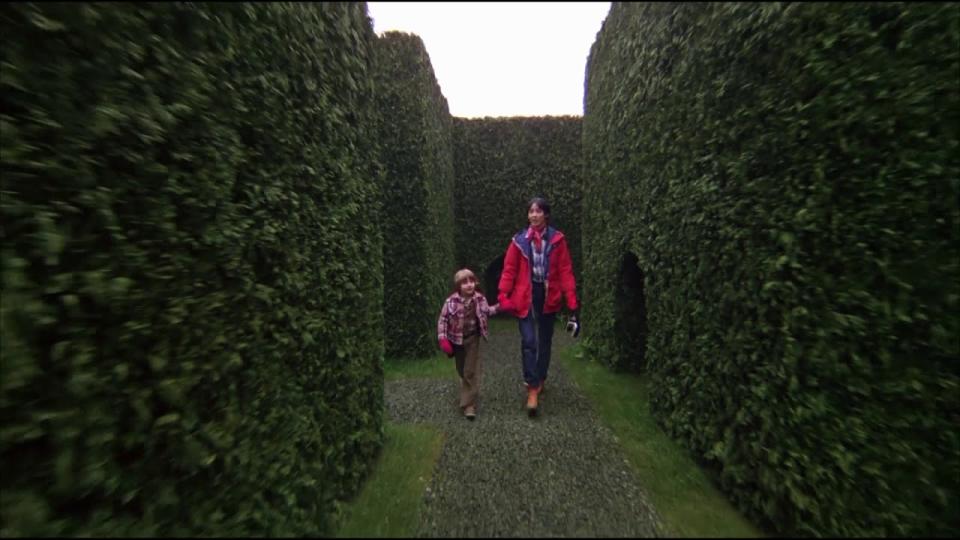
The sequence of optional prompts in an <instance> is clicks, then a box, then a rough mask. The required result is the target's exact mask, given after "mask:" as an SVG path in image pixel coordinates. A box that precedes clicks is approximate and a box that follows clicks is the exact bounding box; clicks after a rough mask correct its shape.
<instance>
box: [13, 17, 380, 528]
mask: <svg viewBox="0 0 960 540" xmlns="http://www.w3.org/2000/svg"><path fill="white" fill-rule="evenodd" d="M0 35H2V36H3V37H2V46H0V62H2V66H3V67H2V73H3V75H2V80H0V85H2V87H3V91H2V94H0V115H2V116H0V122H2V129H0V149H2V154H3V161H2V175H0V178H2V187H0V191H2V202H0V214H2V224H3V229H2V232H0V243H2V263H0V265H2V268H0V280H2V281H0V283H2V292H3V302H2V307H0V319H2V336H0V337H2V343H0V352H2V357H3V362H2V363H0V415H2V417H3V428H2V431H0V478H2V479H3V489H2V494H0V523H2V525H0V534H2V535H3V536H5V537H10V536H23V535H34V536H126V535H134V536H193V535H212V536H233V535H236V536H251V535H257V536H259V535H270V536H315V535H322V534H328V533H329V532H330V523H329V515H330V513H331V512H332V510H333V507H334V505H335V503H334V501H335V499H336V498H338V497H342V496H343V495H344V494H349V493H350V492H351V491H352V490H355V489H356V487H357V485H358V484H359V481H360V479H361V478H362V477H363V476H364V475H365V474H366V471H367V470H368V468H369V466H370V461H371V459H372V457H373V456H374V454H375V452H376V451H377V450H378V449H379V448H380V445H381V437H382V434H381V416H382V400H383V396H382V392H383V387H382V377H383V374H382V362H383V341H382V338H381V336H382V332H383V320H382V316H381V314H382V311H381V297H382V290H383V282H382V264H383V262H382V238H381V236H380V234H381V233H380V228H379V217H378V214H377V212H376V211H374V212H371V210H370V209H371V208H373V209H376V208H377V207H378V202H379V201H378V200H377V184H376V181H375V179H376V178H377V176H376V174H377V173H376V156H377V148H376V146H375V144H374V142H373V141H375V137H374V135H375V133H374V131H373V127H374V117H375V112H376V110H375V108H374V103H373V86H372V78H371V76H370V73H369V72H370V70H371V62H372V59H371V55H372V44H373V41H374V39H375V36H374V35H373V31H372V28H371V26H370V21H369V19H368V18H367V17H366V7H365V4H362V3H359V4H349V3H343V4H338V3H330V4H271V3H267V4H177V3H171V4H165V3H154V4H115V5H98V4H88V3H79V4H64V3H53V4H31V3H15V4H5V5H4V6H3V7H2V8H0ZM291 44H296V46H292V45H291Z"/></svg>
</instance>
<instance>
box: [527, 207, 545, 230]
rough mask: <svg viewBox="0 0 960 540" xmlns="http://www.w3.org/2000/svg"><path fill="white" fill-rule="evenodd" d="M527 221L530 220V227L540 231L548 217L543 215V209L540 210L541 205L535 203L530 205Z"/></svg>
mask: <svg viewBox="0 0 960 540" xmlns="http://www.w3.org/2000/svg"><path fill="white" fill-rule="evenodd" d="M527 219H529V220H530V225H533V226H534V227H535V228H537V229H539V228H540V227H542V226H543V224H544V221H545V220H546V216H544V215H543V209H542V208H540V205H538V204H537V203H533V204H531V205H530V209H529V210H527Z"/></svg>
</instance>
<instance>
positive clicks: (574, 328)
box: [566, 309, 580, 338]
mask: <svg viewBox="0 0 960 540" xmlns="http://www.w3.org/2000/svg"><path fill="white" fill-rule="evenodd" d="M566 329H567V333H568V334H570V336H571V337H574V338H576V337H579V336H580V310H579V309H575V310H573V313H572V314H571V315H570V319H569V320H567V328H566Z"/></svg>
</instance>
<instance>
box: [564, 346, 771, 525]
mask: <svg viewBox="0 0 960 540" xmlns="http://www.w3.org/2000/svg"><path fill="white" fill-rule="evenodd" d="M558 356H559V357H560V361H561V363H562V365H563V367H564V368H566V370H567V372H568V373H569V374H570V375H571V376H572V377H573V379H574V380H575V381H576V383H577V386H578V387H579V388H580V389H581V391H583V392H584V394H586V395H587V397H588V398H589V399H590V401H591V402H592V403H593V406H594V410H596V412H597V414H598V415H599V416H600V418H601V420H602V421H603V422H604V423H605V424H606V425H607V427H609V428H610V429H611V430H612V431H613V432H614V434H615V435H616V436H617V438H618V439H619V443H620V446H621V448H623V450H624V453H625V454H626V456H627V459H628V460H629V461H630V463H631V465H632V466H633V468H634V470H636V472H637V475H638V478H639V479H640V482H641V484H642V485H643V487H644V488H645V489H646V492H647V493H648V495H649V497H650V499H651V501H650V502H651V503H652V504H653V505H654V507H655V508H656V509H657V511H658V512H659V514H660V516H661V518H662V519H663V525H664V527H665V528H666V531H664V533H665V534H666V535H667V536H671V537H677V538H703V537H713V538H724V537H726V538H762V537H764V536H765V535H764V533H763V532H762V531H761V530H760V529H759V528H757V527H756V526H754V525H753V524H751V523H750V522H749V521H747V520H746V519H745V518H744V517H743V515H742V514H741V513H740V512H739V511H738V510H737V509H736V508H735V507H734V506H733V505H732V504H731V503H730V501H729V500H728V499H727V498H726V497H725V496H724V494H723V493H722V492H721V491H720V490H719V489H717V488H716V486H714V485H713V483H712V482H711V481H710V479H709V477H708V475H707V472H706V471H704V470H703V469H701V468H700V466H699V465H698V464H697V463H696V461H695V460H694V459H693V458H692V457H691V456H690V454H689V453H688V452H687V451H686V450H685V449H684V448H683V447H682V446H680V445H679V444H678V443H676V442H674V441H673V440H672V439H670V438H669V437H668V436H667V435H666V434H665V433H663V431H661V430H660V428H659V427H658V426H657V425H656V422H655V421H654V419H653V416H652V415H651V414H650V407H649V404H648V403H649V402H648V390H647V388H648V384H649V382H648V379H647V378H646V377H645V376H643V375H636V374H631V373H614V372H612V371H610V370H609V369H608V368H606V367H605V366H603V365H601V364H600V363H599V362H596V361H591V360H590V359H588V358H583V353H582V352H581V347H580V345H579V344H577V345H574V346H572V347H568V348H566V349H564V350H562V351H561V352H560V354H559V355H558Z"/></svg>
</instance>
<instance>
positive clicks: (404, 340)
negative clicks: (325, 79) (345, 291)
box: [376, 32, 455, 359]
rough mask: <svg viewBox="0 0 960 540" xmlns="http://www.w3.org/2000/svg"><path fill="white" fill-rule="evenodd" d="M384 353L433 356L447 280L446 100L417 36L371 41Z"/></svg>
mask: <svg viewBox="0 0 960 540" xmlns="http://www.w3.org/2000/svg"><path fill="white" fill-rule="evenodd" d="M377 51H378V54H377V59H378V61H377V65H378V68H377V72H376V73H377V96H378V98H377V100H378V101H377V102H378V106H379V108H380V111H381V113H382V122H381V125H380V141H381V143H382V147H383V150H382V160H383V164H384V168H385V170H386V176H385V180H384V182H383V185H382V197H383V216H384V221H383V225H384V255H383V257H384V266H385V268H386V278H387V282H388V285H387V287H386V288H385V290H384V301H383V309H384V317H385V321H386V334H385V340H386V352H387V356H388V357H389V358H392V359H397V358H416V357H423V356H425V355H430V354H432V353H434V352H436V351H437V315H438V314H439V312H440V306H441V304H442V303H443V300H444V298H446V295H447V294H448V293H449V292H450V286H451V281H452V279H453V273H454V271H455V268H454V258H453V253H454V251H453V214H452V212H453V162H452V159H453V154H452V146H451V145H452V143H451V137H452V135H451V132H452V127H451V122H452V119H451V117H450V112H449V108H448V107H447V100H446V98H445V97H443V94H442V93H441V92H440V86H439V85H438V84H437V80H436V77H435V76H434V73H433V66H432V65H431V63H430V57H429V55H428V54H427V50H426V48H425V47H424V45H423V41H422V40H421V39H420V37H419V36H416V35H414V34H407V33H404V32H386V33H384V34H383V35H382V36H381V37H380V38H379V39H378V40H377Z"/></svg>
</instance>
